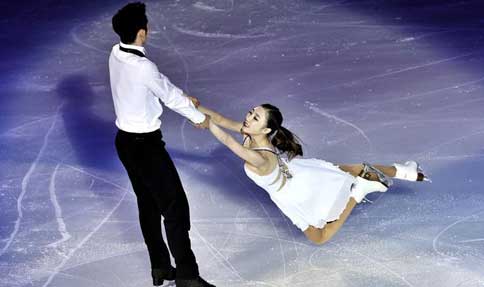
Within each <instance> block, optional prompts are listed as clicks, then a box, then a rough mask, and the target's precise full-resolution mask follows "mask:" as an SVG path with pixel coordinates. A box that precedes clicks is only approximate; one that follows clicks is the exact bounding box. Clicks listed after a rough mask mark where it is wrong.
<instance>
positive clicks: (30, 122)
mask: <svg viewBox="0 0 484 287" xmlns="http://www.w3.org/2000/svg"><path fill="white" fill-rule="evenodd" d="M53 117H54V116H46V117H42V118H39V119H35V120H32V121H28V122H25V123H22V124H20V125H18V126H15V127H12V128H10V129H8V130H6V131H4V132H2V133H1V134H0V135H1V136H9V135H10V134H13V133H14V132H16V131H17V130H21V129H23V128H25V127H29V126H31V125H34V124H37V123H40V122H43V121H46V120H50V119H51V118H53Z"/></svg>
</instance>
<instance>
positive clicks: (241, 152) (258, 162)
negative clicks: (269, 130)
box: [209, 120, 266, 167]
mask: <svg viewBox="0 0 484 287" xmlns="http://www.w3.org/2000/svg"><path fill="white" fill-rule="evenodd" d="M209 130H210V132H211V133H212V134H213V135H214V136H215V137H216V138H217V139H218V140H219V141H220V142H221V143H223V144H224V145H226V146H227V147H228V148H229V149H230V150H232V151H233V152H234V153H235V154H236V155H237V156H239V157H240V158H241V159H243V160H245V161H246V162H248V163H249V164H250V165H252V166H254V167H261V166H263V165H264V164H265V163H266V159H265V158H264V157H263V156H262V155H261V154H260V153H258V152H256V151H253V150H250V149H248V148H245V147H243V146H242V145H241V144H240V143H238V142H237V141H236V140H235V139H234V138H233V137H232V136H231V135H229V134H228V133H226V132H224V131H223V130H222V129H221V128H219V127H218V126H217V125H216V123H215V121H212V120H210V124H209Z"/></svg>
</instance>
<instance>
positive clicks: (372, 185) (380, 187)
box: [350, 176, 388, 203]
mask: <svg viewBox="0 0 484 287" xmlns="http://www.w3.org/2000/svg"><path fill="white" fill-rule="evenodd" d="M387 190H388V187H387V186H385V185H384V184H383V183H381V182H379V181H372V180H368V179H364V178H362V177H360V176H357V177H356V182H355V183H354V184H353V186H352V187H351V194H350V197H352V198H354V199H355V201H356V202H358V203H360V202H361V201H362V200H363V199H364V198H365V196H366V195H367V194H369V193H372V192H385V191H387Z"/></svg>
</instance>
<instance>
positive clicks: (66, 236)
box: [47, 164, 71, 247]
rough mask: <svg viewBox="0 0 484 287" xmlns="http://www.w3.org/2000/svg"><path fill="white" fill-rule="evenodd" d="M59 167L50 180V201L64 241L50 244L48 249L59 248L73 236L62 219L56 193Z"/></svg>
mask: <svg viewBox="0 0 484 287" xmlns="http://www.w3.org/2000/svg"><path fill="white" fill-rule="evenodd" d="M59 166H60V164H57V166H56V167H55V170H54V172H53V173H52V176H51V178H50V184H49V194H50V201H51V202H52V205H53V206H54V211H55V218H56V220H57V230H59V233H60V235H61V236H62V239H60V240H58V241H55V242H53V243H50V244H48V245H47V247H57V246H58V245H59V244H61V243H62V242H65V241H67V240H69V239H70V238H71V235H70V234H69V232H68V231H67V228H66V224H65V222H64V218H63V217H62V209H61V206H60V204H59V201H58V200H57V195H56V192H55V179H56V176H57V171H58V170H59Z"/></svg>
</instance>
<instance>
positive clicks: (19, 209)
mask: <svg viewBox="0 0 484 287" xmlns="http://www.w3.org/2000/svg"><path fill="white" fill-rule="evenodd" d="M60 107H61V106H59V107H57V111H56V113H55V116H54V120H53V121H52V124H51V125H50V127H49V129H48V130H47V133H46V134H45V136H44V139H43V143H42V146H41V148H40V150H39V152H38V153H37V156H36V158H35V160H34V162H33V163H32V164H31V165H30V168H29V170H28V171H27V173H26V174H25V176H24V178H23V179H22V191H21V193H20V195H19V197H18V198H17V219H16V220H15V225H14V229H13V231H12V233H11V234H10V236H9V239H8V240H7V243H6V244H5V246H4V247H3V248H2V250H1V251H0V256H2V255H3V254H4V253H5V252H6V251H7V249H8V248H9V247H10V245H11V244H12V242H13V240H14V239H15V236H16V235H17V233H18V231H19V228H20V223H21V221H22V219H23V211H22V209H23V208H24V207H23V206H22V201H23V199H24V196H25V194H26V193H27V186H28V184H29V181H30V177H31V176H32V174H33V172H34V170H35V168H36V167H37V164H38V163H39V161H40V158H41V157H42V155H43V153H44V151H45V149H46V148H47V142H48V139H49V136H50V134H51V133H52V131H53V130H54V127H55V124H56V122H57V116H58V114H59V110H60Z"/></svg>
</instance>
